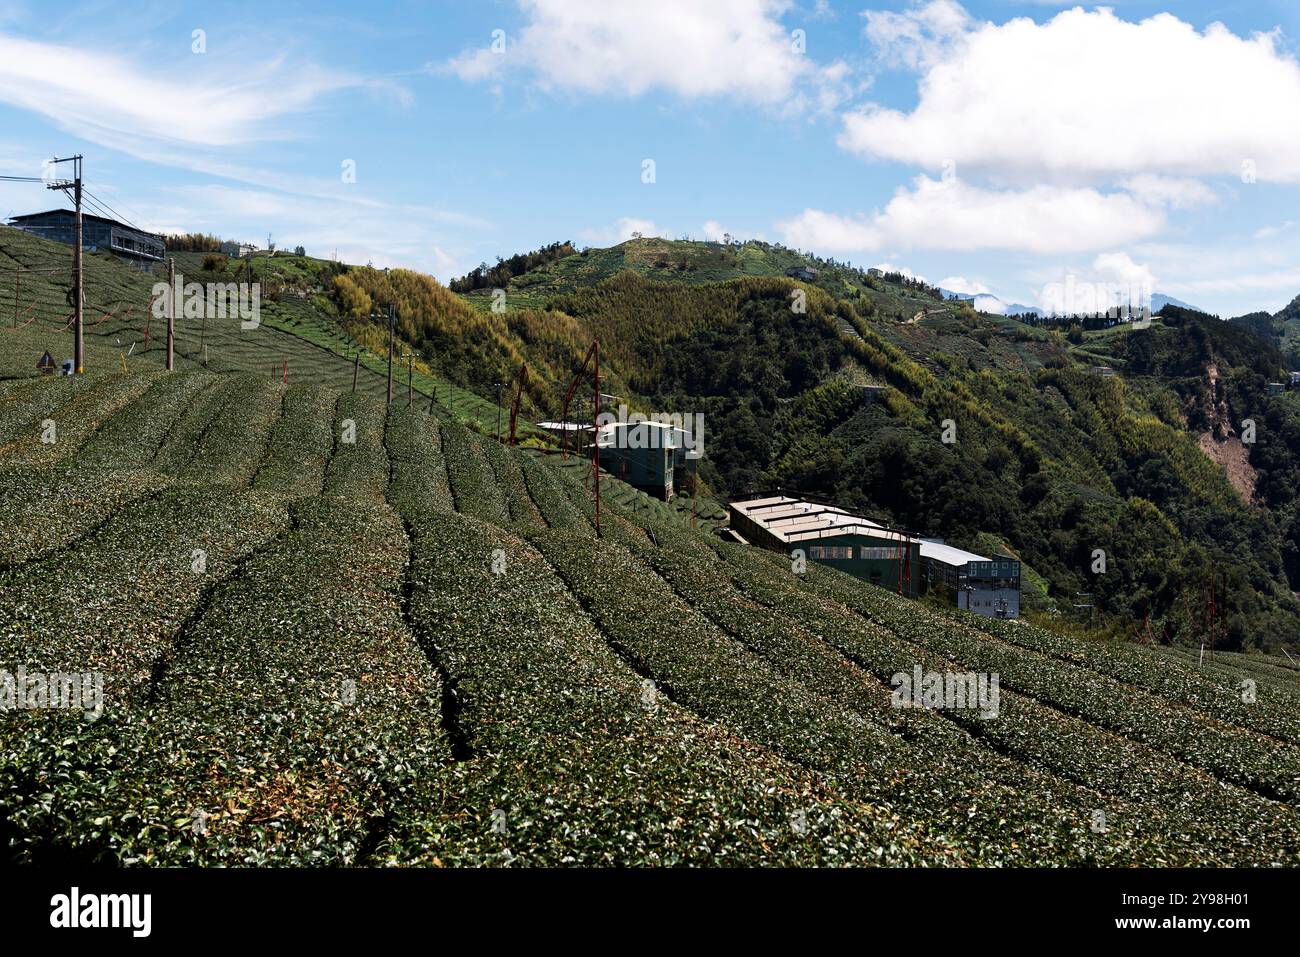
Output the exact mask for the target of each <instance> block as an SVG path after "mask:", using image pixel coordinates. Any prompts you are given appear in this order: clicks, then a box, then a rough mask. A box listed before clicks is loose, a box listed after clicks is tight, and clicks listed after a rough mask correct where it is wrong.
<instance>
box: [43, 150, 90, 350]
mask: <svg viewBox="0 0 1300 957" xmlns="http://www.w3.org/2000/svg"><path fill="white" fill-rule="evenodd" d="M50 162H51V164H58V163H71V164H72V182H71V183H69V182H68V181H67V180H56V181H55V182H53V183H48V184H46V187H45V188H46V189H58V190H63V191H64V192H66V191H67V190H68V189H71V190H72V199H73V203H74V204H75V206H76V212H75V213H74V214H73V235H72V293H73V297H74V298H73V303H72V323H73V330H74V331H73V338H72V369H73V372H74V373H76V374H77V375H80V374H81V373H83V372H85V371H86V341H85V329H84V326H83V320H84V319H85V300H86V295H85V287H84V285H83V282H82V280H83V278H84V277H83V275H82V267H81V244H82V238H83V237H82V227H83V222H82V216H81V154H77V155H76V156H65V157H64V158H63V159H58V158H57V157H56V158H55V159H53V160H51V161H50Z"/></svg>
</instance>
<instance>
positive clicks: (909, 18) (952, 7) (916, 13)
mask: <svg viewBox="0 0 1300 957" xmlns="http://www.w3.org/2000/svg"><path fill="white" fill-rule="evenodd" d="M862 15H863V16H864V17H866V19H867V26H866V28H865V29H864V30H863V33H865V34H866V35H867V38H868V39H869V40H871V43H872V45H873V46H875V48H876V52H877V54H878V56H879V59H880V60H882V61H885V62H888V63H903V64H905V65H906V66H909V67H911V68H912V69H914V70H915V69H922V68H928V67H931V66H933V65H934V64H936V63H938V62H939V61H940V60H942V59H943V58H944V57H945V56H946V55H948V54H949V53H950V50H951V48H952V46H953V45H954V44H956V43H958V42H960V41H961V39H962V38H963V37H964V36H965V35H966V33H967V32H968V31H969V30H970V28H971V27H972V26H973V25H974V21H973V20H971V18H970V15H969V14H968V13H967V12H966V11H965V10H964V9H963V8H962V7H961V5H960V4H958V3H955V2H953V0H934V2H933V3H927V4H925V5H924V6H913V7H912V8H911V9H909V10H904V11H903V12H902V13H896V12H894V11H892V10H866V11H864V12H863V14H862Z"/></svg>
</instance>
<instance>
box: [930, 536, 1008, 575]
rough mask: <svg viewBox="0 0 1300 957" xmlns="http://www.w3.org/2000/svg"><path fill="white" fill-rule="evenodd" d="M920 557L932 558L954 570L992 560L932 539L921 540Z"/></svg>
mask: <svg viewBox="0 0 1300 957" xmlns="http://www.w3.org/2000/svg"><path fill="white" fill-rule="evenodd" d="M921 557H922V558H933V559H934V560H935V561H937V562H943V563H944V564H945V565H951V566H953V567H954V568H961V567H963V566H964V565H966V563H967V562H987V561H991V560H992V559H989V558H985V557H984V556H983V555H976V554H975V553H974V552H968V551H965V550H964V549H960V548H954V547H953V546H951V545H945V544H943V542H936V541H934V540H933V539H926V538H923V539H921Z"/></svg>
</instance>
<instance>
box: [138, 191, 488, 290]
mask: <svg viewBox="0 0 1300 957" xmlns="http://www.w3.org/2000/svg"><path fill="white" fill-rule="evenodd" d="M162 192H163V193H164V194H165V196H166V199H165V200H161V201H160V202H158V203H157V204H149V203H142V204H141V207H142V208H141V212H142V213H143V214H144V216H145V218H146V219H147V220H148V221H149V222H150V223H151V224H154V228H156V229H158V230H159V231H161V232H206V233H212V234H214V235H218V236H221V237H222V238H225V239H238V240H243V241H245V242H253V243H256V244H257V245H259V246H262V245H264V244H265V242H266V235H267V233H272V234H274V237H275V242H276V245H277V246H278V247H279V248H281V249H291V248H292V247H294V246H297V245H302V246H305V247H306V249H307V252H308V253H310V254H311V255H313V256H319V257H321V258H323V259H330V258H333V256H334V253H335V250H337V251H338V256H339V259H340V260H342V261H343V262H349V263H366V262H373V263H374V264H375V265H376V266H380V267H383V266H402V267H407V268H412V269H420V270H423V271H426V272H429V273H431V274H433V275H435V276H437V277H438V278H439V279H443V280H446V279H447V278H449V277H451V276H454V275H458V274H460V273H463V272H464V271H465V270H464V269H463V268H462V266H461V263H462V261H463V259H464V257H463V256H459V255H457V254H456V251H455V248H454V247H453V246H451V245H449V238H448V236H449V230H448V228H447V226H446V224H445V223H443V222H441V221H439V220H438V219H437V218H436V217H432V216H429V215H426V214H424V213H420V212H419V207H413V206H411V207H397V206H392V205H387V204H383V203H373V204H367V205H362V204H358V203H355V202H351V201H349V200H347V199H345V198H338V199H335V200H333V201H331V200H328V199H324V198H316V199H314V200H313V201H312V202H303V201H302V197H301V196H296V195H292V194H286V193H277V192H272V191H269V190H260V189H244V188H240V187H234V186H227V185H223V184H215V183H214V184H207V185H199V186H177V187H168V188H166V189H164V190H162ZM451 236H452V237H453V238H455V237H457V236H458V232H451Z"/></svg>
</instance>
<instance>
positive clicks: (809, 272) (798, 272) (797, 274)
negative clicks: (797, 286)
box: [785, 266, 817, 282]
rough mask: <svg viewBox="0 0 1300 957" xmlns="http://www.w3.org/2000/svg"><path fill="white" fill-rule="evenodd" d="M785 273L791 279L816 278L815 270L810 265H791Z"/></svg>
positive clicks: (810, 279)
mask: <svg viewBox="0 0 1300 957" xmlns="http://www.w3.org/2000/svg"><path fill="white" fill-rule="evenodd" d="M785 274H786V275H787V276H789V277H790V278H791V279H802V280H803V281H804V282H812V281H813V280H815V279H816V278H817V270H816V269H813V268H812V267H811V266H791V267H790V268H789V269H787V270H786V271H785Z"/></svg>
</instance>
